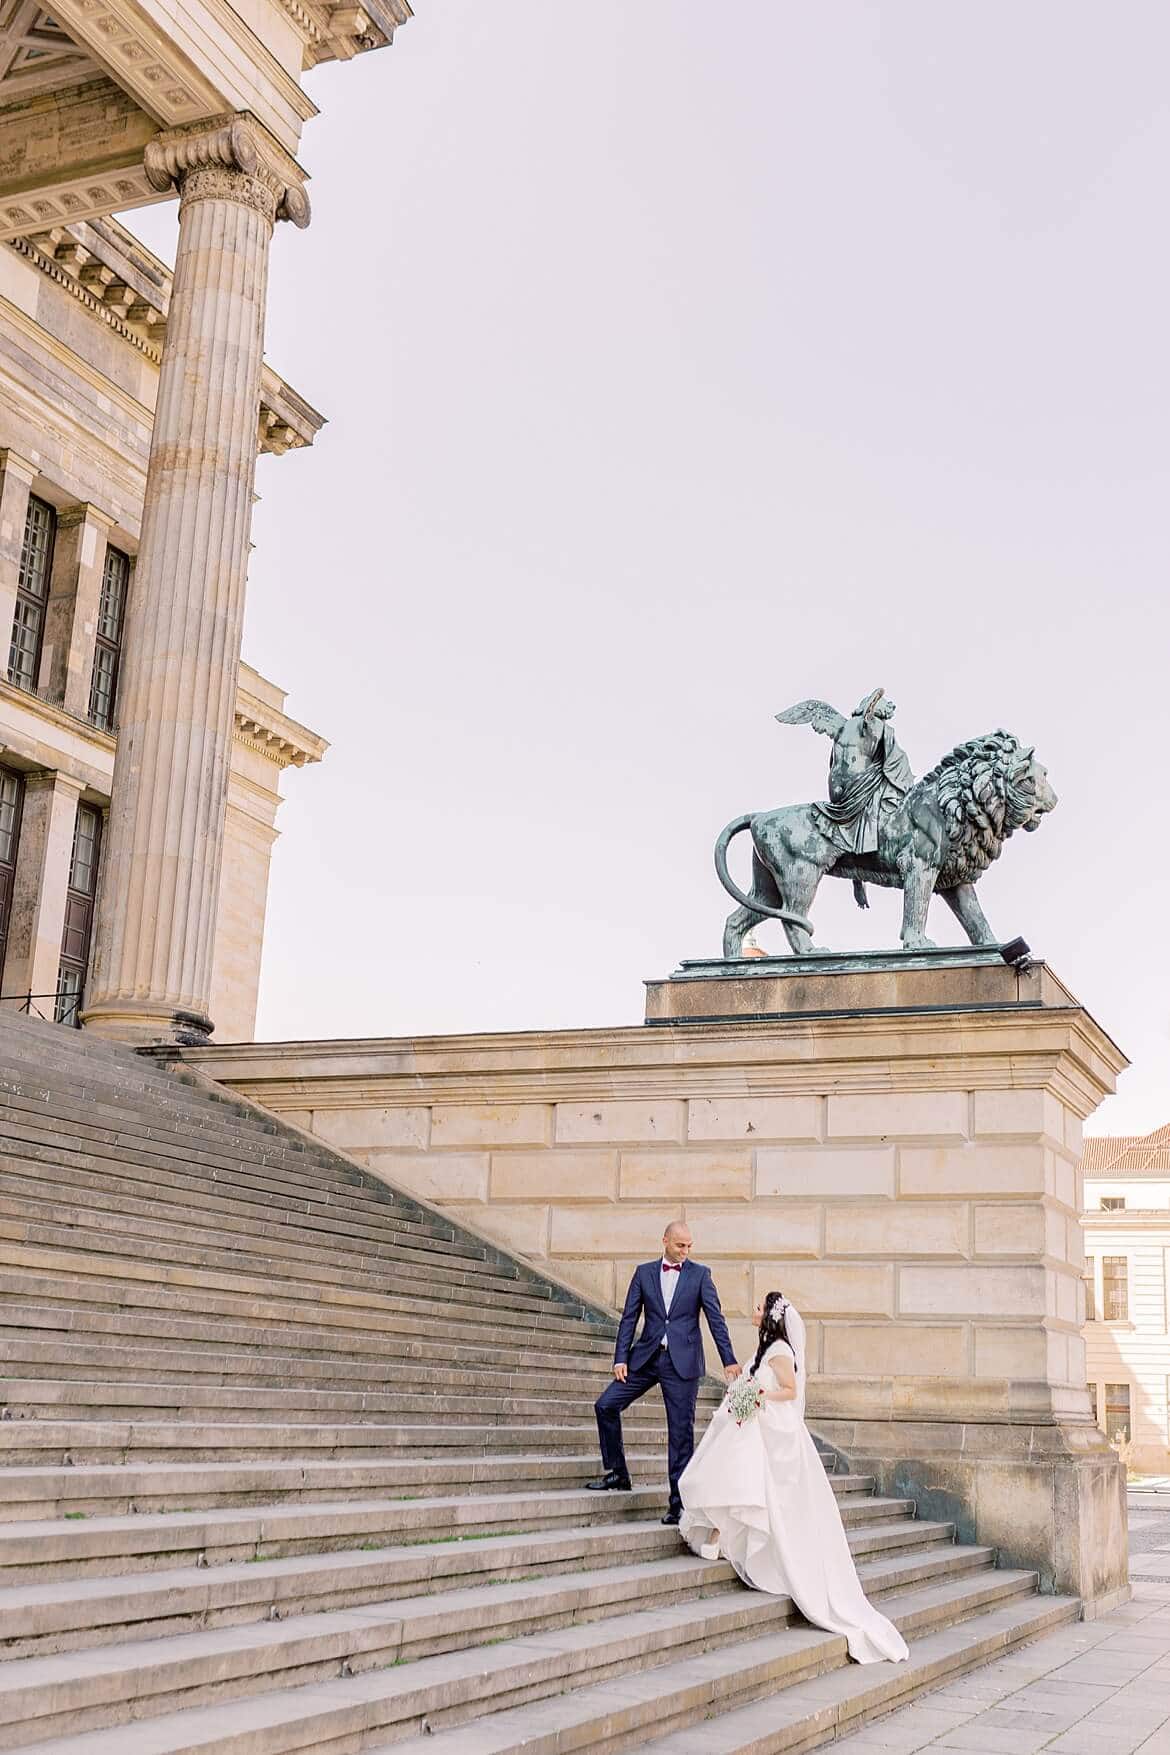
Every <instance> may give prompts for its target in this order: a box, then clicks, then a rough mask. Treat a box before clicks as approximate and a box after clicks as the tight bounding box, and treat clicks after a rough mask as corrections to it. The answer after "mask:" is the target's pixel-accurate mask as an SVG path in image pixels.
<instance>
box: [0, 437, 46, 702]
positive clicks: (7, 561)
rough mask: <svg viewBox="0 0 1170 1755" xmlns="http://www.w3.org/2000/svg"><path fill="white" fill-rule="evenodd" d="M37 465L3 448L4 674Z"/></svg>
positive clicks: (0, 588)
mask: <svg viewBox="0 0 1170 1755" xmlns="http://www.w3.org/2000/svg"><path fill="white" fill-rule="evenodd" d="M36 473H37V466H36V464H35V463H30V462H29V461H28V460H27V458H24V457H21V456H19V455H18V454H17V452H15V451H0V677H7V675H8V646H9V642H10V641H11V639H12V622H13V618H14V617H15V615H16V582H17V577H18V575H19V573H20V551H21V549H22V548H23V546H24V526H25V520H26V519H27V517H28V497H29V489H30V488H31V487H32V484H33V482H34V481H35V479H36Z"/></svg>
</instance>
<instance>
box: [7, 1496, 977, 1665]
mask: <svg viewBox="0 0 1170 1755" xmlns="http://www.w3.org/2000/svg"><path fill="white" fill-rule="evenodd" d="M685 1557H686V1556H685V1555H684V1554H683V1553H682V1552H681V1550H680V1543H679V1538H678V1532H677V1531H676V1530H673V1529H671V1528H669V1527H664V1526H663V1525H662V1524H661V1523H660V1522H659V1521H658V1519H657V1518H653V1519H651V1520H650V1521H649V1522H643V1521H639V1520H637V1519H633V1520H626V1521H625V1522H621V1521H611V1522H608V1523H605V1522H601V1523H594V1524H590V1525H585V1526H582V1525H576V1526H573V1527H570V1528H554V1529H548V1530H528V1531H519V1532H512V1533H509V1534H506V1535H495V1536H482V1537H477V1536H474V1535H472V1536H468V1537H467V1538H466V1539H464V1540H461V1541H458V1542H439V1543H411V1544H399V1545H388V1546H385V1547H379V1548H375V1549H365V1548H348V1549H343V1550H330V1551H327V1552H325V1553H320V1554H316V1553H310V1554H300V1555H294V1556H291V1557H289V1558H287V1559H279V1560H259V1561H256V1562H254V1563H249V1564H246V1565H224V1566H211V1567H206V1566H199V1565H193V1566H192V1565H188V1566H185V1567H174V1568H170V1569H163V1570H161V1571H160V1570H157V1569H154V1570H149V1571H135V1572H128V1573H123V1574H119V1575H117V1576H113V1577H112V1576H108V1575H100V1574H99V1575H95V1576H91V1577H83V1578H68V1579H63V1580H58V1581H49V1582H45V1581H41V1582H38V1583H34V1584H16V1585H13V1586H10V1587H8V1588H7V1589H0V1640H2V1641H3V1645H4V1650H5V1653H6V1655H7V1656H9V1657H14V1656H21V1655H24V1654H27V1653H33V1652H43V1651H65V1650H69V1651H73V1650H80V1649H84V1648H85V1647H88V1646H93V1645H105V1644H112V1643H118V1642H120V1641H121V1640H123V1639H125V1638H134V1637H140V1636H142V1635H145V1634H149V1635H150V1636H151V1637H162V1636H163V1635H166V1634H170V1633H174V1632H179V1631H182V1630H184V1629H191V1628H203V1627H212V1626H228V1625H236V1624H239V1623H242V1622H254V1621H263V1620H268V1621H272V1620H283V1619H285V1618H286V1617H287V1616H289V1615H297V1614H308V1613H320V1612H321V1611H323V1610H326V1609H333V1608H353V1607H355V1606H356V1605H358V1604H362V1603H367V1602H375V1601H380V1600H382V1599H383V1598H385V1597H386V1596H387V1595H394V1596H414V1595H428V1596H429V1595H433V1594H434V1593H435V1592H436V1591H447V1590H454V1589H457V1588H462V1587H464V1586H469V1585H473V1584H483V1583H490V1582H492V1581H493V1580H495V1581H499V1580H504V1579H510V1580H525V1579H532V1578H541V1577H549V1576H554V1575H556V1576H559V1575H562V1574H566V1573H572V1572H575V1571H578V1570H580V1569H582V1568H597V1567H602V1566H622V1565H629V1564H633V1563H634V1562H635V1561H637V1562H639V1563H643V1564H645V1563H648V1562H651V1561H653V1562H655V1563H658V1562H673V1561H677V1560H678V1559H679V1558H685ZM994 1562H995V1553H994V1550H993V1549H991V1548H982V1547H975V1546H962V1547H957V1546H955V1545H954V1544H953V1543H950V1542H946V1541H940V1542H933V1543H926V1544H924V1545H922V1546H920V1547H914V1548H904V1549H899V1550H892V1551H889V1552H886V1553H881V1554H878V1555H876V1556H874V1557H872V1558H870V1559H865V1558H862V1559H861V1560H860V1561H859V1575H860V1576H861V1577H862V1579H863V1580H864V1581H865V1582H866V1588H867V1589H871V1590H873V1589H877V1588H891V1589H892V1588H894V1586H895V1585H898V1586H906V1585H910V1584H916V1583H921V1582H923V1581H925V1580H932V1579H938V1578H943V1577H947V1578H957V1577H959V1576H961V1575H964V1574H966V1573H970V1572H976V1571H982V1570H985V1569H989V1568H991V1567H992V1566H993V1565H994ZM707 1564H714V1565H718V1566H719V1567H722V1566H723V1565H724V1563H723V1562H721V1561H720V1562H710V1563H707Z"/></svg>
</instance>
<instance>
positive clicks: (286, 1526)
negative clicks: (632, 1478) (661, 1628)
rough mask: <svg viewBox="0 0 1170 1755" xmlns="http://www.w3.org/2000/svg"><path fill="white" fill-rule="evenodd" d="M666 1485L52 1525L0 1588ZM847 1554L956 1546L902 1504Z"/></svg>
mask: <svg viewBox="0 0 1170 1755" xmlns="http://www.w3.org/2000/svg"><path fill="white" fill-rule="evenodd" d="M664 1500H665V1482H663V1483H662V1485H655V1486H639V1487H635V1488H634V1490H633V1491H632V1492H630V1493H590V1492H588V1491H587V1490H582V1489H581V1488H561V1489H541V1490H539V1491H537V1492H529V1493H521V1492H501V1491H499V1490H498V1489H496V1490H491V1489H489V1488H486V1487H481V1489H480V1490H479V1491H478V1492H476V1493H464V1494H448V1495H444V1496H442V1497H434V1496H424V1495H418V1496H410V1497H404V1498H401V1499H364V1500H359V1499H353V1500H344V1501H337V1500H325V1501H318V1502H312V1501H309V1502H304V1503H301V1504H292V1505H289V1504H269V1505H258V1506H248V1507H244V1506H241V1507H235V1508H233V1507H224V1508H221V1509H219V1510H217V1511H212V1512H208V1511H204V1510H198V1511H191V1512H165V1513H146V1514H140V1515H136V1516H127V1517H94V1518H83V1519H70V1518H59V1519H49V1520H45V1521H43V1522H42V1521H35V1520H32V1521H26V1522H20V1523H11V1524H3V1525H0V1584H15V1583H17V1582H18V1581H19V1580H22V1579H25V1578H36V1579H40V1578H77V1577H83V1576H85V1575H86V1574H88V1573H91V1572H92V1571H94V1570H95V1568H101V1569H103V1570H104V1571H105V1572H107V1573H122V1572H128V1571H139V1570H146V1569H151V1568H156V1569H157V1568H158V1567H160V1566H174V1565H178V1564H182V1563H183V1557H184V1556H190V1557H192V1558H195V1557H197V1558H198V1559H199V1562H200V1564H201V1565H217V1566H219V1565H226V1564H227V1563H229V1562H233V1561H247V1562H254V1561H256V1560H258V1559H262V1558H265V1559H274V1558H278V1557H281V1556H284V1555H289V1554H300V1553H320V1552H322V1551H325V1550H329V1549H334V1550H335V1549H339V1548H349V1547H360V1546H363V1545H366V1544H369V1543H374V1542H376V1543H377V1544H378V1545H381V1546H385V1545H387V1544H389V1543H397V1544H402V1543H406V1542H411V1541H417V1542H421V1543H424V1544H432V1543H435V1542H446V1541H458V1540H462V1539H464V1538H465V1537H466V1536H468V1535H485V1534H488V1533H498V1532H501V1531H507V1530H533V1529H553V1528H561V1527H566V1526H573V1525H576V1524H590V1523H613V1522H615V1521H622V1520H625V1519H629V1518H637V1517H646V1516H648V1515H649V1514H650V1513H651V1512H654V1511H661V1509H662V1505H663V1502H664ZM840 1503H841V1515H842V1518H843V1520H844V1522H845V1528H846V1533H847V1535H848V1538H849V1543H850V1547H851V1548H852V1550H853V1552H854V1553H855V1554H856V1555H858V1556H861V1555H865V1554H871V1553H876V1552H879V1551H881V1552H886V1551H892V1550H894V1549H906V1548H911V1547H926V1546H931V1545H933V1544H935V1543H939V1542H950V1541H953V1538H954V1526H953V1524H949V1523H945V1522H941V1521H935V1520H931V1519H921V1518H915V1517H914V1516H913V1515H912V1514H913V1509H914V1508H913V1503H912V1502H911V1501H910V1500H905V1499H874V1498H864V1497H858V1498H856V1499H850V1498H845V1499H843V1500H842V1501H841V1502H840Z"/></svg>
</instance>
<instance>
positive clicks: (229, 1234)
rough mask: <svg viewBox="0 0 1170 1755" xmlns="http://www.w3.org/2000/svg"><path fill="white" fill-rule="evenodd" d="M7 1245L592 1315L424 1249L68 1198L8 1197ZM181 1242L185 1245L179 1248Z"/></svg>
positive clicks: (547, 1314)
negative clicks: (239, 1226)
mask: <svg viewBox="0 0 1170 1755" xmlns="http://www.w3.org/2000/svg"><path fill="white" fill-rule="evenodd" d="M0 1236H5V1237H8V1238H10V1239H16V1240H21V1241H27V1242H29V1243H38V1244H42V1245H44V1246H46V1247H48V1248H51V1249H53V1248H56V1249H68V1248H73V1247H82V1248H85V1249H88V1250H96V1251H100V1252H103V1253H110V1254H113V1255H123V1254H136V1253H137V1252H138V1251H139V1250H140V1249H144V1248H146V1249H148V1250H149V1253H150V1255H151V1258H152V1259H153V1260H155V1261H170V1262H180V1263H182V1262H197V1263H199V1264H200V1265H201V1266H207V1267H215V1268H223V1269H226V1270H228V1271H229V1272H230V1271H233V1270H235V1269H236V1268H238V1269H239V1270H240V1272H242V1273H245V1274H249V1273H250V1274H263V1273H265V1272H269V1271H274V1272H276V1273H278V1274H280V1275H281V1276H283V1277H284V1278H287V1279H306V1280H324V1281H325V1282H326V1283H327V1284H329V1285H333V1284H335V1283H336V1281H337V1278H338V1270H339V1269H344V1270H345V1277H346V1280H347V1282H348V1283H349V1284H350V1285H353V1286H355V1287H365V1288H367V1289H368V1290H370V1291H375V1292H376V1291H385V1290H387V1289H388V1288H396V1287H402V1289H403V1291H404V1292H405V1291H406V1289H407V1288H409V1290H410V1291H411V1293H413V1294H414V1295H416V1296H419V1295H421V1296H424V1297H426V1299H427V1302H428V1303H433V1301H434V1297H435V1294H436V1293H437V1292H438V1291H440V1290H441V1291H442V1292H443V1295H444V1296H445V1297H446V1298H447V1299H449V1300H450V1301H451V1302H453V1303H456V1304H464V1305H466V1306H467V1307H468V1308H469V1310H477V1311H478V1310H481V1309H483V1307H484V1305H485V1303H486V1304H488V1305H489V1306H490V1308H491V1310H492V1312H493V1314H494V1313H495V1312H496V1311H498V1310H520V1311H523V1312H525V1313H526V1314H527V1315H528V1316H529V1317H535V1318H538V1319H539V1320H541V1321H543V1320H545V1319H546V1318H547V1320H548V1321H550V1322H559V1323H562V1324H564V1323H572V1324H574V1325H576V1324H579V1323H580V1321H581V1320H582V1318H583V1316H584V1309H583V1307H582V1306H577V1308H576V1309H574V1307H573V1306H572V1305H571V1304H569V1303H568V1302H567V1301H566V1302H564V1303H558V1302H554V1301H553V1300H552V1299H551V1298H549V1297H542V1296H539V1295H537V1294H534V1293H531V1292H529V1291H528V1290H527V1289H526V1288H525V1287H524V1286H523V1285H520V1284H517V1282H515V1281H509V1280H500V1279H496V1278H495V1277H493V1276H492V1275H490V1274H487V1273H482V1272H479V1273H477V1272H474V1271H472V1272H468V1271H467V1270H466V1269H464V1268H463V1267H462V1266H459V1267H455V1268H452V1267H449V1266H448V1265H447V1263H448V1261H449V1259H450V1258H449V1257H445V1256H440V1257H438V1258H435V1257H432V1256H431V1255H430V1254H429V1253H428V1251H427V1249H426V1248H424V1247H423V1246H421V1245H420V1244H417V1243H416V1242H414V1241H411V1240H408V1241H407V1242H406V1243H405V1244H399V1245H395V1246H393V1247H392V1248H389V1247H383V1248H374V1247H370V1246H368V1245H367V1244H366V1243H365V1242H364V1241H363V1240H359V1239H357V1238H354V1239H353V1240H352V1241H351V1243H350V1244H349V1246H348V1247H346V1248H342V1247H340V1244H339V1242H335V1243H334V1244H333V1245H329V1244H326V1243H323V1242H321V1241H320V1240H316V1241H314V1240H313V1238H312V1236H311V1234H306V1233H303V1232H300V1231H299V1230H297V1229H293V1228H292V1227H289V1228H288V1229H287V1231H282V1234H281V1235H278V1236H273V1235H266V1234H264V1233H261V1234H260V1235H258V1236H256V1235H253V1236H247V1235H245V1234H243V1233H241V1232H236V1231H233V1230H230V1229H227V1228H221V1227H219V1226H217V1225H215V1224H214V1223H210V1222H209V1223H204V1224H198V1223H196V1222H195V1221H194V1220H193V1218H192V1217H190V1216H189V1217H188V1218H187V1219H186V1221H185V1222H183V1221H180V1222H179V1223H178V1224H176V1222H175V1221H174V1220H168V1219H163V1218H160V1219H153V1218H145V1217H142V1216H140V1215H137V1214H126V1213H120V1212H117V1211H103V1210H102V1209H101V1208H100V1207H99V1206H98V1205H97V1204H96V1203H95V1204H94V1205H93V1206H90V1207H80V1206H70V1205H67V1204H65V1203H64V1202H63V1201H62V1200H61V1198H60V1196H58V1198H57V1200H56V1201H55V1202H54V1203H53V1205H52V1208H50V1206H49V1204H48V1203H47V1202H42V1201H35V1200H28V1199H25V1198H23V1197H14V1196H13V1195H11V1194H8V1193H6V1192H3V1191H0ZM176 1238H177V1239H180V1240H179V1241H175V1239H176Z"/></svg>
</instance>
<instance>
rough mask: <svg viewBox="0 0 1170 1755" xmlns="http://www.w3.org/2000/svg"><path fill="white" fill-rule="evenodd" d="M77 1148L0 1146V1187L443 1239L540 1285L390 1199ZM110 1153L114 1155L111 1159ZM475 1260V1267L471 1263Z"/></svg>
mask: <svg viewBox="0 0 1170 1755" xmlns="http://www.w3.org/2000/svg"><path fill="white" fill-rule="evenodd" d="M77 1156H78V1154H76V1153H71V1154H66V1153H62V1152H60V1151H57V1150H55V1149H54V1148H50V1147H44V1148H40V1147H38V1148H37V1150H36V1152H35V1153H33V1152H31V1151H29V1150H28V1149H26V1150H25V1151H24V1152H23V1153H20V1154H17V1153H14V1152H11V1151H9V1152H6V1153H2V1152H0V1188H3V1190H4V1192H5V1193H6V1194H11V1195H13V1196H18V1197H19V1196H27V1197H28V1198H29V1199H31V1200H48V1199H50V1198H51V1197H52V1196H53V1195H54V1194H55V1195H56V1197H57V1200H58V1201H60V1200H61V1199H62V1198H64V1197H67V1196H68V1195H69V1194H70V1193H71V1192H72V1194H73V1198H74V1201H75V1202H78V1201H81V1200H83V1199H84V1200H85V1201H88V1200H89V1198H90V1196H91V1195H95V1196H97V1197H99V1198H98V1202H97V1204H98V1206H99V1208H100V1209H101V1210H103V1211H108V1212H125V1213H139V1214H140V1216H143V1217H149V1216H151V1215H152V1214H160V1215H161V1213H162V1212H163V1211H166V1212H167V1213H168V1214H173V1215H174V1216H175V1217H177V1218H179V1219H181V1220H182V1222H183V1223H187V1222H194V1223H198V1222H199V1221H200V1220H204V1221H206V1222H207V1223H210V1224H214V1225H217V1226H220V1227H222V1228H223V1229H225V1230H232V1229H238V1230H248V1229H251V1230H252V1231H253V1232H255V1230H256V1229H257V1228H258V1227H260V1226H263V1227H265V1228H266V1229H267V1231H269V1232H270V1233H271V1234H272V1235H273V1236H280V1235H282V1234H283V1233H284V1232H285V1231H286V1229H291V1228H299V1229H300V1230H302V1231H304V1232H305V1233H306V1234H309V1235H311V1236H312V1237H313V1238H314V1240H315V1241H316V1242H318V1243H323V1244H329V1243H330V1242H336V1240H337V1239H338V1238H339V1237H342V1238H350V1237H356V1238H360V1239H361V1241H362V1242H363V1243H370V1244H381V1245H383V1246H384V1247H388V1248H394V1247H396V1246H400V1245H402V1244H404V1243H409V1242H414V1243H416V1244H417V1243H419V1242H420V1241H421V1242H423V1243H424V1244H426V1245H427V1246H429V1245H430V1244H431V1243H436V1244H441V1245H444V1247H442V1248H437V1249H435V1250H434V1251H433V1253H434V1254H435V1255H436V1256H439V1255H447V1256H450V1257H452V1264H451V1265H452V1266H455V1265H458V1264H459V1263H461V1262H465V1263H466V1264H467V1269H466V1270H465V1271H480V1272H483V1271H489V1272H491V1273H492V1274H493V1275H494V1276H495V1277H496V1278H498V1279H501V1280H508V1281H510V1282H513V1283H516V1284H521V1285H525V1286H528V1287H530V1288H531V1289H533V1290H534V1291H536V1292H542V1291H543V1290H545V1289H543V1288H541V1286H540V1285H539V1283H538V1282H537V1281H535V1280H533V1279H531V1278H528V1279H526V1278H525V1277H524V1275H523V1274H522V1273H521V1272H520V1270H519V1269H517V1268H510V1267H509V1266H508V1265H506V1264H496V1263H492V1262H489V1261H488V1260H486V1259H485V1252H484V1247H483V1246H482V1245H478V1244H476V1245H474V1246H473V1245H472V1244H470V1243H468V1244H461V1245H459V1246H457V1247H450V1245H452V1244H453V1243H454V1241H455V1240H454V1239H453V1237H452V1235H451V1227H450V1226H446V1227H444V1226H443V1225H442V1224H441V1223H440V1222H437V1221H436V1222H435V1223H433V1224H427V1223H424V1222H422V1221H416V1220H414V1219H411V1218H408V1217H405V1216H403V1215H402V1214H400V1213H398V1212H397V1211H396V1210H395V1208H394V1207H393V1206H388V1207H382V1206H379V1205H377V1204H376V1203H374V1202H371V1203H370V1204H369V1205H368V1206H367V1205H363V1206H358V1205H356V1204H354V1203H353V1202H351V1201H349V1200H345V1199H341V1198H334V1196H333V1194H332V1192H331V1191H329V1190H324V1191H323V1192H321V1193H320V1194H318V1195H316V1196H313V1195H301V1194H296V1195H284V1194H280V1193H278V1192H276V1191H271V1190H268V1189H265V1188H262V1187H261V1188H256V1189H253V1188H251V1187H248V1186H245V1185H243V1184H240V1183H239V1182H237V1181H236V1180H235V1179H233V1178H228V1177H225V1178H223V1179H217V1178H214V1177H210V1176H209V1175H208V1172H207V1169H206V1167H204V1166H201V1165H200V1163H199V1160H198V1159H197V1158H196V1157H195V1156H194V1155H193V1154H188V1157H187V1159H186V1160H185V1164H186V1167H185V1168H184V1169H183V1170H182V1171H178V1172H175V1173H174V1174H171V1175H163V1174H162V1173H160V1172H158V1171H153V1172H152V1170H151V1167H150V1166H148V1165H139V1164H137V1163H136V1162H135V1161H134V1160H133V1159H132V1158H130V1159H128V1158H127V1157H126V1156H122V1157H121V1158H119V1159H117V1160H116V1162H117V1164H118V1169H117V1170H116V1171H115V1170H110V1169H105V1168H102V1167H100V1166H95V1165H93V1164H83V1165H81V1166H78V1165H77V1164H75V1163H74V1162H71V1161H70V1160H71V1159H73V1158H76V1157H77ZM112 1161H115V1160H112ZM477 1264H479V1265H478V1269H477Z"/></svg>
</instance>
